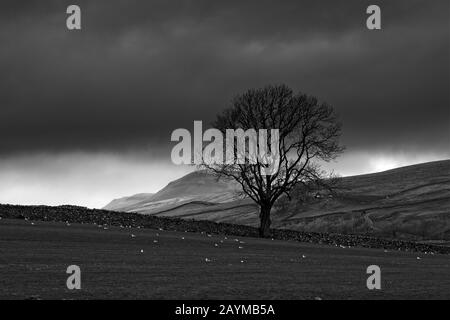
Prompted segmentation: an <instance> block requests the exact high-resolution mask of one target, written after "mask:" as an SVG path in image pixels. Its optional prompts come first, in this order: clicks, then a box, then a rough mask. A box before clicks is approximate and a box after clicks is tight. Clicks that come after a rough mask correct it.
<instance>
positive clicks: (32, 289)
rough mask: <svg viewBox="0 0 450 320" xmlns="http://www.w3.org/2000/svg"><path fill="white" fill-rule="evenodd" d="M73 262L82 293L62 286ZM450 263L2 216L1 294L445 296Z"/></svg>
mask: <svg viewBox="0 0 450 320" xmlns="http://www.w3.org/2000/svg"><path fill="white" fill-rule="evenodd" d="M206 259H208V260H206ZM72 264H75V265H79V266H80V267H81V272H82V289H81V290H80V291H69V290H68V289H67V288H66V279H67V277H68V275H67V274H66V268H67V267H68V266H69V265H72ZM372 264H376V265H379V266H380V267H381V272H382V290H379V291H369V290H368V289H367V288H366V279H367V277H368V275H367V274H366V268H367V267H368V266H369V265H372ZM449 267H450V256H449V255H438V254H435V255H433V254H424V253H412V252H398V251H386V250H382V249H367V248H342V247H333V246H323V245H318V244H305V243H300V242H294V241H289V242H288V241H278V240H270V239H256V238H244V237H240V238H237V237H230V236H228V237H225V236H223V235H209V234H206V233H203V234H201V233H190V232H175V231H165V230H152V229H142V228H139V229H138V228H123V227H122V228H121V227H103V226H95V225H81V224H66V223H62V222H41V221H27V220H17V219H14V220H12V219H5V218H3V219H1V220H0V298H1V299H29V298H41V299H94V298H95V299H315V298H321V299H401V298H407V299H417V298H420V299H422V298H423V299H432V298H437V299H450V279H449V277H448V270H449Z"/></svg>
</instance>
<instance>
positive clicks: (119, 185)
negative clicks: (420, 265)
mask: <svg viewBox="0 0 450 320" xmlns="http://www.w3.org/2000/svg"><path fill="white" fill-rule="evenodd" d="M445 159H450V154H440V155H438V154H428V155H420V156H417V155H415V154H412V153H405V152H404V153H399V154H383V153H373V154H372V153H368V152H353V153H352V152H348V153H345V154H344V155H342V157H340V158H339V159H338V161H336V162H331V163H328V164H326V165H324V169H325V170H327V171H334V172H335V173H337V174H339V175H341V176H352V175H360V174H368V173H374V172H380V171H386V170H390V169H394V168H398V167H403V166H407V165H413V164H418V163H423V162H429V161H436V160H445ZM194 170H195V167H193V166H176V165H173V164H171V163H170V159H168V160H166V161H163V160H161V159H156V158H155V157H154V156H151V155H148V154H142V153H141V154H138V153H135V154H123V155H118V154H112V153H67V154H32V155H22V156H16V157H9V158H0V203H4V204H22V205H52V206H55V205H79V206H83V207H89V208H102V207H104V206H105V205H106V204H108V203H109V202H110V201H112V200H113V199H117V198H122V197H127V196H131V195H134V194H138V193H155V192H158V191H159V190H161V189H162V188H164V187H165V186H166V185H167V184H168V183H169V182H171V181H173V180H176V179H179V178H181V177H182V176H184V175H186V174H188V173H189V172H192V171H194Z"/></svg>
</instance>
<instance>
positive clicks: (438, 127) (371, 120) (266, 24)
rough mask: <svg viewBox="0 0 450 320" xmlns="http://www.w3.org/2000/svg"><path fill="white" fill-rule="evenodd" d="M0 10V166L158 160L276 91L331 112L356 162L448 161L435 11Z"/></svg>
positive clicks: (439, 14)
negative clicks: (82, 159)
mask: <svg viewBox="0 0 450 320" xmlns="http://www.w3.org/2000/svg"><path fill="white" fill-rule="evenodd" d="M77 3H78V4H79V5H80V6H81V9H82V27H83V29H82V31H81V32H78V31H68V30H67V29H66V28H65V19H66V14H65V9H66V7H67V5H69V4H73V1H70V2H69V1H2V3H1V4H0V41H1V50H0V86H1V91H0V119H1V123H2V125H1V126H0V134H1V139H0V153H3V154H6V153H12V152H29V151H33V150H38V151H55V150H56V151H64V150H84V151H86V150H87V151H89V150H102V149H105V150H112V151H121V150H124V149H129V148H143V147H146V146H152V147H153V148H159V147H162V148H167V146H168V145H170V143H169V139H170V133H171V131H172V130H173V129H175V128H178V127H189V128H190V127H191V126H192V121H193V120H204V121H206V122H209V121H210V120H212V119H213V117H214V115H215V114H216V113H218V112H219V111H220V110H221V109H222V108H224V107H226V106H227V104H228V102H229V101H230V99H231V98H232V97H233V96H234V95H235V94H237V93H239V92H241V91H243V90H245V89H247V88H251V87H258V86H263V85H265V84H269V83H281V82H283V83H287V84H288V85H290V86H291V87H292V88H294V89H295V90H302V91H304V92H306V93H309V94H314V95H316V96H318V97H319V99H322V100H326V101H327V102H329V103H331V104H332V105H334V106H335V107H336V109H337V110H338V111H339V113H340V114H341V117H342V120H343V123H344V136H343V140H344V143H345V144H346V145H347V146H348V147H350V148H353V149H354V150H359V149H362V150H366V149H372V148H373V149H385V150H390V149H398V148H403V149H412V150H418V151H420V150H425V151H426V150H428V151H433V152H434V151H436V150H442V149H444V150H447V149H448V145H449V143H450V132H449V130H450V129H449V125H450V116H449V105H450V103H449V55H450V52H449V22H448V3H447V2H446V1H397V0H396V1H378V2H377V4H378V5H379V6H380V7H381V9H382V27H383V29H382V30H381V31H368V30H367V29H366V28H365V19H366V14H365V9H366V8H367V6H368V5H369V4H371V2H369V1H331V0H330V1H299V0H295V1H276V2H275V1H166V0H164V1H111V0H110V1H89V2H88V1H78V2H77Z"/></svg>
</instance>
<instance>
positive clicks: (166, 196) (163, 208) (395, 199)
mask: <svg viewBox="0 0 450 320" xmlns="http://www.w3.org/2000/svg"><path fill="white" fill-rule="evenodd" d="M238 190H239V188H238V187H237V185H236V184H235V183H233V182H232V181H230V180H220V181H217V179H216V178H215V177H214V176H212V175H209V174H208V173H206V172H204V171H200V172H194V173H191V174H189V175H187V176H185V177H182V178H181V179H178V180H176V181H174V182H172V183H170V184H169V185H168V186H167V187H165V188H164V189H162V190H161V191H160V192H158V193H156V194H155V195H151V196H149V197H147V198H145V199H143V200H141V201H138V202H133V201H132V200H122V202H123V203H124V205H123V206H118V205H117V200H115V201H113V202H112V203H110V204H109V205H108V206H106V207H105V208H106V209H109V210H116V211H125V212H137V213H142V214H150V215H156V216H171V217H180V218H185V219H196V220H211V221H216V222H228V223H237V224H243V225H250V226H256V225H257V223H258V216H257V212H258V208H257V206H256V205H255V204H254V203H253V202H252V201H250V200H249V199H240V198H239V197H238V196H237V192H238ZM134 197H135V196H133V197H132V199H134ZM125 199H127V198H125ZM128 203H130V204H128ZM273 221H274V222H273V227H275V228H285V229H292V230H303V231H317V232H336V233H356V234H371V235H383V236H388V237H393V238H404V239H415V240H422V239H423V240H424V239H432V240H443V241H448V240H450V160H444V161H435V162H429V163H423V164H418V165H413V166H407V167H402V168H397V169H393V170H388V171H384V172H380V173H374V174H367V175H359V176H352V177H343V178H340V179H338V182H337V184H336V186H335V188H334V192H333V194H329V193H320V194H317V195H315V196H313V197H308V200H306V201H304V202H300V201H298V200H297V199H294V200H292V201H290V202H287V203H284V204H283V205H280V206H277V207H276V208H275V210H274V214H273Z"/></svg>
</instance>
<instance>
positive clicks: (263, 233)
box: [259, 205, 271, 238]
mask: <svg viewBox="0 0 450 320" xmlns="http://www.w3.org/2000/svg"><path fill="white" fill-rule="evenodd" d="M270 211H271V207H270V206H263V205H262V206H261V211H260V213H259V221H260V225H259V236H260V237H261V238H268V237H270V222H271V221H270Z"/></svg>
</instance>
